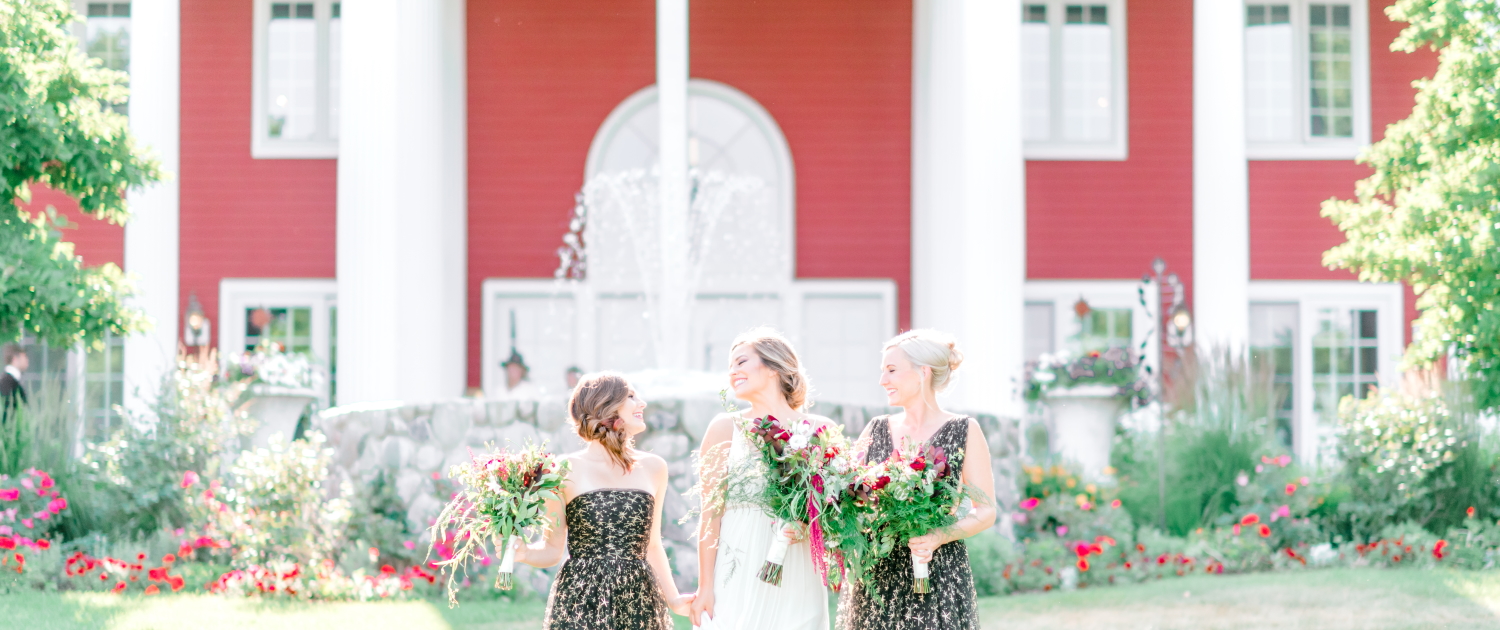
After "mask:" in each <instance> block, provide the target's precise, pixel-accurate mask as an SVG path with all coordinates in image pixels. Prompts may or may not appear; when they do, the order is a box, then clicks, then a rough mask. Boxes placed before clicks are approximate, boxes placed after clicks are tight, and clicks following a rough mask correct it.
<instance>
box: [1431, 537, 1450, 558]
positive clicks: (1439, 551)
mask: <svg viewBox="0 0 1500 630" xmlns="http://www.w3.org/2000/svg"><path fill="white" fill-rule="evenodd" d="M1447 547H1448V541H1446V540H1439V541H1437V544H1434V545H1433V546H1432V555H1433V557H1435V558H1437V559H1438V560H1442V559H1443V550H1444V549H1446V548H1447Z"/></svg>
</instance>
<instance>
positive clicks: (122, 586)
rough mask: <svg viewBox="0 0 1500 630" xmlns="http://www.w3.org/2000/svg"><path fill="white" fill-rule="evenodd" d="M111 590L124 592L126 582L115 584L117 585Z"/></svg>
mask: <svg viewBox="0 0 1500 630" xmlns="http://www.w3.org/2000/svg"><path fill="white" fill-rule="evenodd" d="M110 590H113V591H114V592H116V593H120V592H124V590H125V583H124V582H120V583H118V584H115V587H114V588H113V589H110Z"/></svg>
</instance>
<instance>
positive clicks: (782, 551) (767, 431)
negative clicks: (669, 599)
mask: <svg viewBox="0 0 1500 630" xmlns="http://www.w3.org/2000/svg"><path fill="white" fill-rule="evenodd" d="M806 426H807V424H806V423H803V426H801V427H796V428H797V429H804V430H802V431H798V432H797V433H793V428H790V427H787V426H785V425H784V424H783V423H782V422H781V421H780V420H777V419H776V416H771V415H767V416H766V417H764V418H756V419H754V420H751V421H750V423H749V425H748V426H746V427H745V429H744V430H745V433H746V435H745V438H746V439H747V440H749V442H750V443H751V444H753V445H755V446H756V447H757V449H756V452H757V453H758V454H759V455H760V457H759V463H761V464H763V465H764V466H765V469H764V474H765V477H766V479H765V485H764V487H763V488H762V489H761V492H760V496H759V497H753V498H756V499H758V501H757V502H758V503H760V505H761V507H762V508H764V509H765V510H766V512H767V513H769V514H770V515H771V518H773V519H775V521H776V522H775V524H774V527H775V529H776V534H775V537H774V538H772V539H771V549H770V551H767V552H766V562H765V564H763V565H761V567H760V572H759V573H757V574H756V577H759V578H760V580H761V581H762V582H767V583H770V584H775V585H777V586H781V567H782V563H783V562H784V561H785V560H786V549H787V547H788V546H789V545H791V542H792V541H791V539H790V538H787V535H786V531H785V527H783V526H784V525H786V524H789V523H797V522H801V520H802V518H803V517H805V515H806V513H805V512H801V513H799V510H798V509H797V507H798V504H799V503H805V501H803V502H799V500H798V499H799V498H804V497H806V488H801V487H798V486H799V485H800V484H796V483H794V474H793V472H792V465H791V463H790V462H788V461H786V460H785V457H786V452H787V450H788V446H789V445H790V444H791V442H792V440H793V439H797V440H798V442H799V443H802V444H805V443H806V441H807V432H806V431H805V428H806Z"/></svg>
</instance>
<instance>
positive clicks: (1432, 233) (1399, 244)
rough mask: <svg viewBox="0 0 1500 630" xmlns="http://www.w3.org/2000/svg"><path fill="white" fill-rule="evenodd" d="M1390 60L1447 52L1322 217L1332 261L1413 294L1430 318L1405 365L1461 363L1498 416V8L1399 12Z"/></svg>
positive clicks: (1460, 4)
mask: <svg viewBox="0 0 1500 630" xmlns="http://www.w3.org/2000/svg"><path fill="white" fill-rule="evenodd" d="M1386 13H1387V14H1388V15H1390V17H1391V18H1392V19H1395V20H1401V21H1405V22H1408V23H1409V25H1408V26H1407V27H1406V29H1405V30H1403V31H1402V33H1401V35H1400V37H1398V38H1397V39H1396V41H1395V43H1393V44H1392V46H1391V47H1392V49H1394V50H1400V51H1405V52H1412V51H1415V50H1417V49H1418V48H1420V47H1422V46H1431V47H1433V48H1434V49H1436V50H1438V51H1439V65H1438V70H1437V73H1436V74H1435V75H1434V76H1433V77H1432V78H1430V79H1423V80H1421V81H1417V82H1416V83H1414V84H1413V85H1414V86H1416V87H1417V89H1418V93H1417V98H1416V107H1415V108H1414V109H1413V110H1412V113H1411V116H1410V117H1408V118H1407V119H1405V120H1402V121H1400V122H1397V123H1395V124H1393V125H1391V126H1390V127H1388V128H1387V130H1386V136H1385V138H1384V139H1383V140H1381V141H1380V142H1378V143H1375V144H1374V145H1373V146H1371V147H1370V148H1369V149H1368V150H1366V152H1365V153H1364V154H1363V155H1362V156H1361V157H1360V161H1361V162H1363V163H1366V164H1369V165H1370V166H1371V167H1373V168H1374V170H1375V173H1374V174H1373V175H1371V176H1370V177H1368V178H1366V179H1364V180H1362V181H1360V182H1359V184H1358V185H1357V186H1356V198H1355V199H1354V200H1338V199H1330V200H1328V201H1326V202H1324V204H1323V216H1325V217H1328V218H1330V219H1332V220H1333V221H1334V222H1335V223H1336V224H1337V225H1338V227H1339V229H1341V230H1343V232H1344V235H1345V237H1346V239H1347V241H1346V242H1345V243H1343V244H1340V245H1338V246H1337V247H1334V248H1333V249H1331V250H1329V251H1328V252H1327V253H1325V254H1324V257H1323V262H1324V263H1325V264H1327V265H1329V266H1330V267H1338V268H1344V269H1350V270H1354V271H1356V272H1357V273H1358V274H1359V278H1360V279H1361V280H1366V281H1379V282H1392V281H1402V282H1406V283H1408V284H1410V285H1411V286H1412V288H1413V289H1414V290H1415V291H1416V293H1417V296H1418V297H1417V307H1418V308H1420V309H1422V315H1421V318H1420V319H1419V320H1418V327H1417V333H1416V335H1415V338H1414V339H1413V343H1412V346H1411V348H1410V349H1409V350H1408V352H1407V360H1408V362H1409V363H1411V364H1413V365H1423V364H1430V363H1432V362H1433V361H1435V360H1437V359H1440V358H1442V357H1445V356H1447V355H1448V353H1449V352H1450V351H1451V352H1454V353H1455V354H1456V355H1457V356H1458V357H1459V358H1461V359H1462V365H1463V366H1464V369H1465V370H1466V372H1467V374H1468V376H1469V378H1470V381H1471V383H1470V384H1471V386H1472V391H1473V392H1474V395H1475V402H1476V404H1477V405H1478V406H1479V407H1480V408H1484V409H1489V408H1494V407H1496V406H1500V312H1497V311H1496V309H1495V308H1494V307H1495V304H1494V303H1495V301H1496V299H1495V298H1496V296H1497V295H1500V248H1497V247H1496V243H1497V241H1500V0H1399V1H1398V2H1397V3H1396V4H1395V5H1394V6H1392V7H1390V8H1388V9H1387V10H1386Z"/></svg>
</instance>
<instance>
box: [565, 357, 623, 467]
mask: <svg viewBox="0 0 1500 630" xmlns="http://www.w3.org/2000/svg"><path fill="white" fill-rule="evenodd" d="M629 398H630V383H629V382H627V381H626V380H625V377H624V376H621V375H619V374H618V373H615V372H595V373H593V374H586V375H584V377H583V378H581V379H578V386H577V387H574V388H573V395H572V396H571V397H569V398H568V420H569V421H570V422H572V423H573V429H574V430H576V431H577V432H578V437H580V438H583V439H584V440H586V441H589V442H598V443H599V445H600V446H603V447H604V452H605V453H608V454H609V459H610V461H612V462H614V463H615V464H616V465H618V466H619V467H620V468H623V469H624V470H625V472H627V473H629V472H630V471H631V470H632V469H634V467H635V460H633V459H632V458H631V457H630V456H629V455H627V454H626V452H627V451H629V450H630V447H631V440H630V436H628V435H626V434H625V418H623V417H621V416H620V406H621V405H624V404H625V401H626V400H629Z"/></svg>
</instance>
